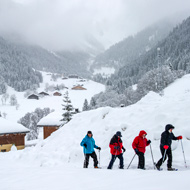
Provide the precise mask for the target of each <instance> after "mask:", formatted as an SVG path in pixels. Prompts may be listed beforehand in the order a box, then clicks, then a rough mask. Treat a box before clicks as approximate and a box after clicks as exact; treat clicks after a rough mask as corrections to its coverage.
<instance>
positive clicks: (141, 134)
mask: <svg viewBox="0 0 190 190" xmlns="http://www.w3.org/2000/svg"><path fill="white" fill-rule="evenodd" d="M144 134H145V135H147V133H146V132H145V131H143V130H142V131H140V133H139V137H142V136H143V135H144Z"/></svg>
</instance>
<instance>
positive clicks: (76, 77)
mask: <svg viewBox="0 0 190 190" xmlns="http://www.w3.org/2000/svg"><path fill="white" fill-rule="evenodd" d="M69 78H70V79H78V78H79V76H78V75H69Z"/></svg>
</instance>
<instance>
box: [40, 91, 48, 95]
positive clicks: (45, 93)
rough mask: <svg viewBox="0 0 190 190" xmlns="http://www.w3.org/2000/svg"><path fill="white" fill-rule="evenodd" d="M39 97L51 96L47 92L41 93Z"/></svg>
mask: <svg viewBox="0 0 190 190" xmlns="http://www.w3.org/2000/svg"><path fill="white" fill-rule="evenodd" d="M39 95H40V96H49V94H48V93H47V92H40V93H39Z"/></svg>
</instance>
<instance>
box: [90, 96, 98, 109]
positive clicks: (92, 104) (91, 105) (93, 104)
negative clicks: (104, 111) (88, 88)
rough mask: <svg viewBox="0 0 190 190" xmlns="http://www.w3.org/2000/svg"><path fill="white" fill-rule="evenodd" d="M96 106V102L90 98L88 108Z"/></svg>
mask: <svg viewBox="0 0 190 190" xmlns="http://www.w3.org/2000/svg"><path fill="white" fill-rule="evenodd" d="M96 105H97V103H96V100H95V98H94V97H92V98H91V100H90V107H92V108H95V106H96Z"/></svg>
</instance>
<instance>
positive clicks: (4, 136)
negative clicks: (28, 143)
mask: <svg viewBox="0 0 190 190" xmlns="http://www.w3.org/2000/svg"><path fill="white" fill-rule="evenodd" d="M0 123H1V126H0V152H8V151H10V150H11V147H12V146H13V145H15V146H16V148H17V150H21V149H24V148H25V136H26V133H28V132H29V129H27V128H25V127H24V126H23V125H21V124H18V123H16V122H11V121H8V120H6V119H4V118H2V117H0Z"/></svg>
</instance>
